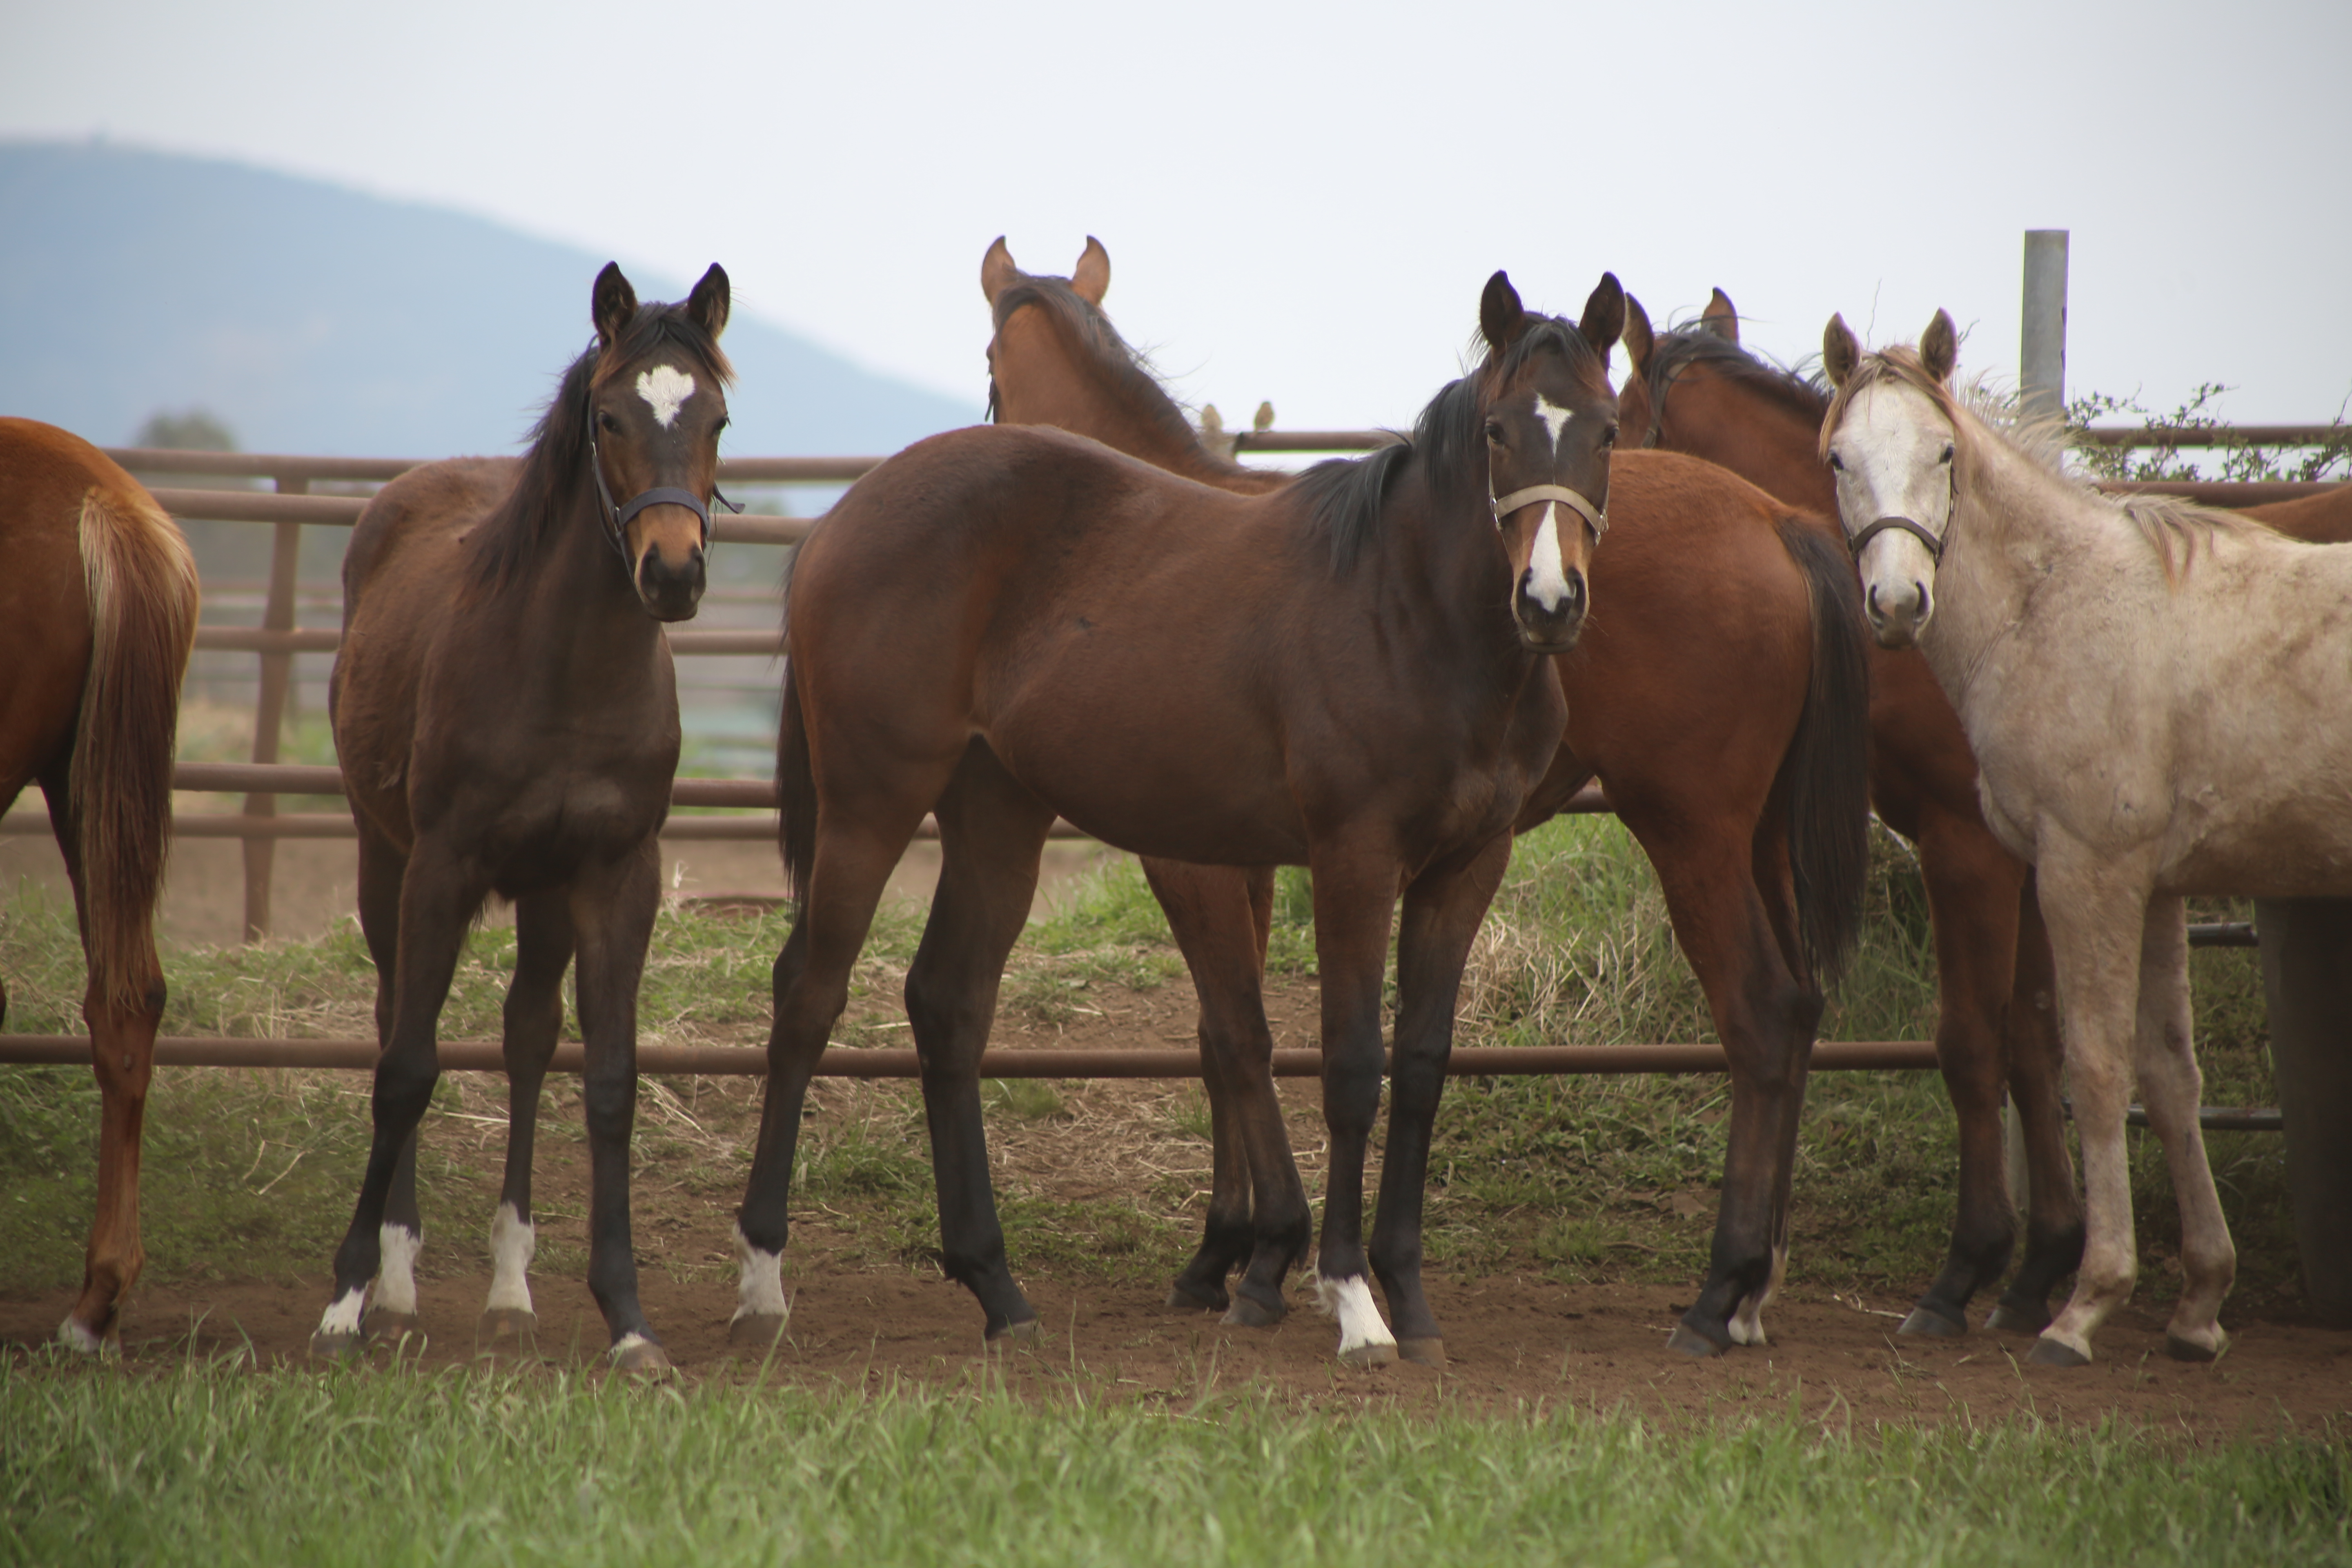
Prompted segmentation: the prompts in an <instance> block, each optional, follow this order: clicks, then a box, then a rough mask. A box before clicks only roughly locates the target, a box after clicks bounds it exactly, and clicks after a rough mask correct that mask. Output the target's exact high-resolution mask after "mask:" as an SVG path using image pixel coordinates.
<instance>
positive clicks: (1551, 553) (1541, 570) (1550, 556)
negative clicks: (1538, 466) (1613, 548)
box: [1528, 500, 1568, 611]
mask: <svg viewBox="0 0 2352 1568" xmlns="http://www.w3.org/2000/svg"><path fill="white" fill-rule="evenodd" d="M1543 509H1544V513H1543V521H1542V522H1541V523H1539V524H1538V526H1537V528H1536V547H1535V552H1534V553H1533V554H1532V555H1531V556H1530V557H1529V558H1528V596H1529V597H1531V598H1533V599H1534V600H1535V601H1536V603H1538V604H1539V605H1542V606H1543V607H1544V608H1545V610H1546V611H1556V610H1558V609H1559V606H1560V601H1562V600H1563V599H1566V598H1567V597H1568V566H1567V564H1566V563H1565V562H1563V561H1562V560H1561V558H1560V553H1559V502H1558V501H1549V500H1548V501H1546V502H1544V503H1543Z"/></svg>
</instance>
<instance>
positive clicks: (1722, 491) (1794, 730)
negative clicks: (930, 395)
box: [981, 239, 1866, 1353]
mask: <svg viewBox="0 0 2352 1568" xmlns="http://www.w3.org/2000/svg"><path fill="white" fill-rule="evenodd" d="M1109 270H1110V268H1109V258H1108V255H1107V254H1105V253H1104V251H1103V249H1102V247H1101V246H1100V244H1099V243H1098V242H1097V241H1094V240H1092V239H1089V240H1088V241H1087V250H1086V253H1085V255H1084V256H1083V257H1081V258H1080V260H1079V263H1078V266H1077V268H1076V269H1075V271H1074V272H1073V274H1072V276H1071V277H1070V279H1067V280H1064V279H1055V278H1046V277H1033V276H1031V275H1029V274H1027V273H1024V272H1022V271H1021V270H1020V269H1019V268H1017V267H1015V266H1014V265H1013V259H1012V257H1011V254H1010V253H1009V252H1008V251H1007V250H1006V249H1005V247H1004V244H1003V241H1002V240H999V241H998V242H997V243H996V244H995V245H994V246H992V247H991V248H990V250H989V253H988V256H987V258H985V259H984V260H983V261H982V268H981V284H982V291H983V292H984V293H985V294H986V295H987V296H988V299H989V301H990V304H991V307H992V311H993V315H994V319H995V323H996V334H995V338H994V341H993V342H992V343H991V345H990V349H989V359H990V364H991V368H992V378H993V379H992V389H991V395H992V403H993V405H994V406H995V408H996V410H997V412H998V415H999V416H1000V417H1002V418H1003V419H1005V420H1006V421H1008V422H1013V423H1032V422H1034V423H1049V424H1055V425H1060V426H1064V427H1066V428H1070V429H1075V430H1077V431H1080V432H1081V433H1083V434H1086V435H1089V436H1092V437H1097V439H1100V440H1102V441H1104V442H1106V443H1108V444H1109V445H1111V446H1114V447H1118V448H1119V449H1121V450H1123V451H1127V452H1129V453H1132V454H1133V455H1135V456H1138V457H1141V458H1147V459H1148V460H1150V461H1153V462H1156V463H1158V464H1160V466H1162V467H1165V468H1171V469H1173V470H1174V471H1176V472H1178V473H1181V474H1184V475H1186V476H1188V477H1190V478H1193V479H1199V480H1201V481H1202V482H1203V483H1207V484H1213V485H1218V486H1221V487H1223V488H1226V489H1235V490H1240V491H1243V492H1244V493H1248V492H1254V491H1264V490H1265V489H1270V488H1274V487H1277V486H1279V485H1281V484H1284V483H1286V482H1288V476H1286V475H1280V474H1275V473H1270V472H1268V471H1266V470H1263V469H1252V468H1243V467H1240V466H1239V465H1236V464H1234V463H1232V462H1231V461H1229V460H1227V459H1225V458H1223V457H1221V456H1219V455H1217V454H1214V453H1212V452H1210V451H1208V450H1207V449H1205V448H1204V447H1202V445H1201V443H1200V441H1199V439H1198V438H1197V437H1195V436H1194V435H1193V434H1192V426H1191V425H1190V423H1189V422H1188V421H1187V420H1186V419H1185V417H1184V415H1183V413H1182V411H1181V409H1179V408H1178V407H1177V406H1176V405H1175V404H1174V403H1173V402H1171V400H1170V399H1169V397H1168V395H1167V394H1166V392H1165V391H1164V390H1163V389H1162V388H1161V387H1160V384H1159V383H1158V382H1157V381H1156V380H1155V379H1154V378H1153V377H1152V376H1151V374H1150V372H1149V371H1148V369H1147V368H1146V367H1145V366H1143V365H1142V364H1141V363H1140V362H1139V360H1138V358H1137V357H1136V355H1135V354H1134V353H1133V351H1131V350H1130V349H1129V348H1128V347H1127V345H1126V344H1125V343H1124V342H1121V341H1120V339H1119V337H1118V333H1117V332H1116V331H1114V330H1113V329H1112V327H1111V325H1110V323H1109V321H1108V320H1107V319H1106V318H1105V317H1104V316H1103V315H1102V313H1101V310H1100V309H1099V307H1100V303H1101V300H1102V294H1103V291H1104V289H1106V288H1107V287H1108V282H1109ZM1610 521H1611V525H1612V526H1611V530H1610V533H1609V539H1608V543H1607V547H1606V548H1604V549H1602V550H1601V551H1600V552H1598V553H1597V554H1596V555H1595V557H1594V561H1593V572H1592V581H1593V592H1594V595H1595V597H1596V599H1597V600H1598V601H1599V602H1600V603H1601V604H1602V605H1606V606H1608V608H1607V610H1606V612H1605V613H1603V614H1596V615H1595V616H1594V617H1593V619H1592V621H1591V625H1590V626H1588V627H1587V629H1586V632H1585V635H1584V637H1582V638H1581V640H1580V642H1579V644H1578V647H1576V649H1575V650H1574V651H1573V652H1572V653H1570V654H1566V655H1562V656H1560V657H1559V658H1558V659H1557V660H1556V666H1557V668H1558V670H1559V678H1560V680H1561V684H1562V687H1563V690H1564V692H1565V694H1566V697H1567V700H1568V707H1569V721H1568V729H1567V734H1566V737H1565V740H1564V742H1563V744H1562V746H1561V748H1560V750H1559V752H1558V754H1557V755H1556V756H1555V758H1554V760H1553V763H1552V766H1551V768H1550V770H1549V773H1548V774H1547V776H1546V779H1545V781H1544V784H1543V785H1542V786H1541V788H1540V789H1539V790H1538V793H1537V795H1535V796H1534V797H1533V798H1532V799H1531V800H1530V802H1529V805H1528V810H1527V811H1526V812H1524V813H1523V814H1522V815H1521V817H1520V819H1519V822H1518V824H1517V826H1519V827H1520V828H1521V829H1522V830H1524V829H1525V828H1527V827H1530V826H1534V825H1535V824H1537V823H1538V822H1540V821H1542V820H1544V819H1545V818H1546V817H1548V816H1550V815H1552V814H1553V813H1554V812H1556V811H1557V810H1559V808H1560V806H1561V805H1564V804H1565V802H1566V801H1567V799H1568V797H1569V796H1570V795H1572V794H1574V793H1575V791H1576V790H1577V789H1578V788H1579V787H1580V786H1581V785H1582V784H1584V783H1585V782H1586V781H1588V780H1590V779H1591V778H1594V777H1596V776H1597V777H1598V778H1599V779H1600V780H1601V783H1602V784H1603V785H1604V786H1605V787H1606V789H1607V790H1608V792H1609V795H1610V798H1611V800H1612V803H1613V804H1614V805H1615V807H1616V809H1617V811H1618V813H1619V815H1620V816H1622V819H1623V820H1624V821H1625V823H1626V825H1627V826H1628V828H1629V829H1630V830H1631V831H1632V832H1633V835H1634V837H1636V839H1637V840H1638V841H1639V842H1640V843H1641V844H1642V846H1643V848H1644V850H1645V851H1646V852H1647V853H1648V854H1649V856H1650V858H1651V861H1652V863H1653V864H1654V866H1655V867H1656V868H1657V870H1658V874H1659V879H1660V881H1661V883H1662V884H1663V885H1664V889H1665V895H1666V899H1667V904H1668V910H1669V912H1670V914H1671V917H1672V919H1673V921H1674V925H1675V935H1676V937H1677V939H1678V940H1679V941H1680V942H1681V944H1682V948H1683V951H1684V952H1685V955H1686V956H1687V957H1688V958H1689V961H1690V963H1691V965H1692V967H1693V969H1694V970H1695V971H1696V973H1697V975H1698V977H1699V980H1700V983H1701V984H1702V985H1703V986H1704V987H1705V989H1706V996H1707V999H1708V1003H1709V1005H1710V1007H1711V1009H1712V1011H1713V1016H1714V1018H1715V1020H1716V1024H1717V1030H1718V1032H1719V1035H1720V1037H1721V1038H1722V1039H1723V1040H1724V1041H1725V1043H1726V1047H1727V1051H1728V1053H1729V1055H1730V1058H1731V1061H1732V1072H1733V1086H1734V1087H1733V1096H1734V1102H1735V1111H1734V1117H1733V1122H1732V1127H1731V1135H1730V1140H1731V1141H1730V1150H1729V1152H1728V1156H1727V1171H1726V1176H1725V1183H1724V1197H1723V1208H1722V1213H1721V1216H1720V1218H1719V1221H1718V1226H1717V1243H1716V1250H1715V1259H1714V1265H1713V1268H1712V1269H1711V1271H1710V1275H1709V1279H1708V1281H1707V1284H1706V1289H1705V1291H1704V1292H1703V1293H1702V1295H1701V1297H1700V1299H1699V1301H1698V1302H1697V1303H1696V1304H1695V1305H1694V1306H1693V1307H1692V1309H1691V1310H1690V1312H1689V1313H1688V1315H1687V1316H1686V1317H1685V1322H1684V1325H1683V1326H1682V1327H1680V1328H1678V1329H1677V1330H1676V1331H1675V1343H1676V1344H1677V1345H1678V1346H1679V1347H1681V1348H1683V1349H1684V1350H1685V1351H1689V1352H1693V1353H1709V1352H1713V1351H1714V1350H1716V1349H1717V1348H1719V1347H1721V1346H1722V1345H1724V1344H1725V1343H1727V1342H1731V1341H1734V1340H1744V1341H1747V1342H1756V1341H1760V1339H1761V1338H1762V1331H1761V1327H1760V1323H1759V1318H1758V1314H1759V1311H1760V1309H1761V1307H1762V1306H1763V1304H1764V1301H1765V1300H1766V1299H1767V1297H1768V1296H1769V1292H1770V1289H1771V1288H1772V1286H1773V1284H1774V1283H1775V1282H1776V1281H1777V1279H1778V1278H1779V1274H1780V1268H1781V1265H1782V1262H1783V1260H1784V1258H1785V1250H1784V1243H1785V1237H1786V1227H1787V1215H1788V1200H1789V1183H1790V1167H1791V1163H1792V1161H1793V1152H1794V1147H1795V1135H1796V1128H1797V1118H1798V1114H1799V1111H1800V1110H1801V1103H1802V1096H1803V1088H1804V1079H1805V1070H1806V1065H1807V1063H1808V1061H1809V1059H1810V1052H1811V1042H1812V1031H1813V1028H1814V1026H1815V1025H1816V1024H1817V1022H1818V1021H1819V1018H1820V1016H1821V1010H1822V989H1823V987H1824V986H1825V985H1826V984H1828V983H1829V980H1830V978H1831V976H1832V975H1833V973H1834V972H1835V968H1836V965H1837V964H1838V963H1839V962H1840V961H1841V960H1842V958H1843V954H1844V952H1846V951H1847V950H1848V949H1849V948H1850V946H1851V944H1852V942H1853V934H1854V931H1855V930H1856V928H1857V926H1858V925H1859V923H1860V919H1861V900H1862V888H1863V875H1864V857H1865V854H1866V846H1865V841H1864V812H1865V802H1864V752H1863V739H1862V727H1861V719H1862V714H1863V710H1864V692H1863V676H1864V662H1863V660H1864V654H1863V648H1864V640H1865V639H1864V631H1863V627H1862V621H1861V616H1860V613H1859V605H1857V603H1856V602H1855V598H1854V593H1853V585H1852V580H1851V574H1850V573H1849V571H1848V569H1847V567H1846V565H1845V563H1844V554H1843V550H1842V549H1839V548H1837V547H1836V546H1835V545H1834V544H1833V543H1832V542H1826V541H1825V540H1824V539H1823V538H1822V536H1821V534H1820V532H1819V531H1817V530H1815V529H1812V528H1810V527H1806V526H1801V525H1800V523H1799V522H1798V521H1796V520H1794V519H1791V518H1790V516H1789V515H1788V512H1787V509H1786V508H1784V507H1781V506H1779V505H1776V504H1774V503H1773V502H1772V501H1771V500H1770V499H1769V497H1767V496H1765V495H1764V494H1762V493H1761V492H1760V491H1759V490H1758V489H1755V487H1753V486H1751V485H1748V484H1745V483H1742V482H1741V481H1739V480H1738V479H1733V478H1732V477H1730V476H1728V475H1726V474H1724V473H1722V472H1720V471H1719V470H1717V469H1716V468H1711V467H1709V466H1707V465H1705V464H1696V463H1691V462H1688V461H1685V460H1682V459H1678V458H1669V457H1660V456H1658V455H1656V454H1634V453H1621V454H1619V455H1618V457H1617V458H1616V459H1615V460H1614V466H1613V472H1612V491H1611V502H1610ZM1694 626H1699V627H1704V628H1706V630H1705V633H1704V635H1702V636H1693V635H1691V633H1690V628H1692V627H1694ZM1146 870H1147V872H1149V873H1150V875H1151V878H1152V885H1153V888H1154V889H1155V890H1157V891H1159V892H1160V897H1161V902H1162V904H1163V906H1164V907H1165V908H1166V909H1167V910H1168V915H1169V923H1170V926H1171V930H1172V931H1173V932H1174V933H1175V936H1176V939H1177V942H1178V943H1179V945H1180V946H1181V948H1182V949H1183V952H1184V954H1185V957H1186V960H1187V962H1188V964H1189V965H1190V967H1191V969H1192V976H1193V980H1194V984H1195V985H1196V987H1197V988H1198V989H1199V991H1200V993H1201V1005H1202V1019H1201V1030H1202V1059H1203V1064H1204V1068H1212V1070H1209V1071H1207V1072H1206V1073H1205V1074H1204V1079H1205V1082H1206V1085H1207V1089H1208V1094H1209V1099H1210V1104H1211V1109H1212V1130H1213V1137H1214V1140H1215V1145H1216V1160H1215V1166H1214V1169H1215V1177H1214V1187H1213V1196H1212V1199H1211V1205H1210V1211H1209V1226H1208V1235H1207V1239H1206V1240H1205V1241H1204V1243H1203V1245H1202V1249H1201V1252H1200V1253H1199V1255H1198V1256H1196V1257H1195V1258H1194V1259H1193V1262H1192V1265H1191V1266H1190V1267H1189V1268H1187V1269H1186V1270H1185V1272H1184V1274H1183V1275H1182V1276H1181V1277H1180V1279H1179V1280H1178V1284H1177V1294H1178V1297H1179V1298H1181V1299H1189V1300H1193V1301H1195V1302H1199V1303H1201V1304H1207V1300H1209V1299H1210V1298H1209V1291H1210V1289H1214V1290H1215V1291H1216V1293H1217V1294H1218V1295H1222V1294H1223V1279H1224V1275H1225V1271H1226V1269H1227V1268H1229V1267H1231V1265H1232V1263H1233V1262H1234V1260H1235V1259H1236V1258H1238V1257H1239V1256H1240V1253H1239V1252H1238V1250H1237V1249H1236V1247H1235V1245H1234V1238H1235V1236H1236V1232H1237V1231H1238V1234H1239V1236H1241V1237H1246V1234H1247V1227H1246V1225H1245V1223H1241V1222H1245V1220H1246V1217H1247V1215H1248V1212H1249V1210H1248V1205H1249V1200H1250V1176H1251V1174H1252V1173H1254V1171H1255V1164H1254V1163H1252V1162H1254V1161H1255V1158H1256V1152H1255V1146H1252V1147H1250V1148H1248V1149H1246V1150H1245V1149H1244V1147H1243V1146H1242V1141H1241V1139H1240V1138H1239V1137H1238V1136H1235V1137H1231V1138H1229V1137H1228V1136H1227V1133H1226V1127H1227V1125H1228V1121H1238V1118H1237V1117H1233V1116H1228V1115H1223V1114H1219V1112H1220V1110H1221V1104H1222V1099H1223V1098H1224V1097H1223V1090H1222V1087H1221V1084H1220V1080H1219V1079H1218V1078H1217V1076H1216V1074H1215V1072H1214V1071H1213V1063H1214V1062H1215V1061H1216V1060H1217V1058H1219V1056H1220V1055H1221V1054H1223V1053H1224V1052H1226V1051H1230V1050H1232V1049H1233V1048H1234V1047H1231V1046H1229V1045H1223V1044H1221V1043H1220V1042H1219V1041H1218V1040H1217V1036H1218V1035H1219V1034H1220V1032H1221V1031H1230V1030H1232V1029H1234V1028H1238V1027H1248V1028H1251V1029H1254V1030H1255V1031H1256V1032H1258V1033H1263V1031H1264V1028H1265V1025H1264V1022H1263V1015H1262V1011H1261V1006H1260V993H1259V970H1258V964H1259V963H1262V960H1263V952H1264V940H1265V938H1264V931H1263V927H1262V926H1261V927H1260V928H1259V929H1258V930H1257V931H1255V933H1254V934H1255V936H1256V938H1257V942H1256V945H1255V947H1253V946H1252V945H1251V943H1250V942H1249V937H1250V936H1251V935H1252V934H1253V933H1252V932H1250V931H1248V930H1247V928H1244V927H1243V926H1241V925H1240V924H1239V922H1238V921H1237V920H1236V918H1235V917H1234V915H1233V913H1232V912H1231V911H1232V910H1233V908H1234V903H1235V900H1236V899H1237V895H1234V894H1231V893H1228V894H1227V895H1226V896H1225V900H1224V903H1223V910H1222V912H1221V911H1220V910H1218V909H1216V908H1213V907H1212V905H1211V904H1210V902H1209V900H1206V899H1204V898H1202V897H1201V896H1199V895H1198V894H1197V893H1194V894H1193V895H1192V896H1188V897H1185V898H1182V899H1181V900H1176V899H1171V897H1170V892H1171V885H1173V886H1177V887H1197V886H1198V885H1199V884H1201V883H1203V882H1205V881H1206V880H1207V879H1211V878H1213V877H1216V876H1220V875H1228V874H1226V873H1220V872H1216V871H1213V870H1211V869H1209V868H1181V867H1171V866H1164V865H1154V864H1153V863H1150V862H1147V863H1146ZM1187 879H1189V882H1188V880H1187ZM1204 954H1205V955H1209V956H1208V957H1207V958H1206V959H1205V960H1204V957H1203V955H1204ZM1251 1048H1252V1049H1256V1048H1259V1047H1255V1045H1253V1046H1252V1047H1251ZM1283 1153H1284V1158H1285V1159H1287V1148H1286V1147H1285V1149H1284V1152H1283ZM1376 1261H1377V1260H1376ZM1277 1283H1278V1281H1277ZM1250 1289H1251V1286H1250V1284H1249V1282H1248V1281H1246V1280H1245V1281H1244V1284H1243V1285H1242V1286H1241V1287H1239V1290H1238V1293H1239V1294H1241V1295H1242V1296H1243V1297H1244V1299H1246V1297H1247V1293H1248V1292H1249V1290H1250ZM1277 1300H1278V1298H1277ZM1220 1304H1222V1303H1220ZM1235 1305H1236V1308H1237V1310H1238V1309H1239V1307H1240V1306H1241V1302H1240V1301H1236V1303H1235ZM1243 1321H1247V1320H1246V1319H1244V1320H1243Z"/></svg>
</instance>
